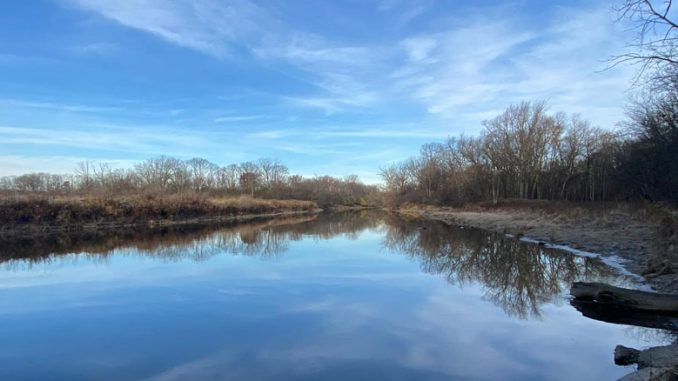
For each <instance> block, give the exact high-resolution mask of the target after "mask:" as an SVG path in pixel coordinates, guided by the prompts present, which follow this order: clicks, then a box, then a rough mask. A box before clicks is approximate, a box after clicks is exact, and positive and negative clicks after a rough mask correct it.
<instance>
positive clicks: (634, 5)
mask: <svg viewBox="0 0 678 381" xmlns="http://www.w3.org/2000/svg"><path fill="white" fill-rule="evenodd" d="M617 4H618V6H617V9H616V10H617V12H618V15H619V20H624V21H628V22H629V23H630V25H631V27H632V28H635V31H636V32H637V34H636V37H635V38H634V40H632V41H631V42H630V43H629V44H628V45H627V49H626V52H625V53H622V54H620V55H618V56H616V57H612V58H611V60H610V63H611V65H612V66H614V65H618V64H623V63H631V64H635V65H637V68H638V71H637V75H636V78H635V85H636V87H637V89H638V90H639V93H640V94H641V95H640V97H639V98H640V100H636V101H633V102H631V105H630V106H629V107H628V117H627V119H626V121H624V122H623V123H622V128H621V129H620V130H618V131H615V132H613V131H608V130H604V129H600V128H596V127H592V126H591V124H590V123H589V122H588V121H586V120H585V119H583V118H582V117H581V116H579V115H566V114H564V113H556V114H552V113H549V112H548V107H547V105H546V103H545V102H522V103H520V104H517V105H512V106H510V107H508V108H507V109H506V111H504V112H503V113H501V114H500V115H498V116H496V117H495V118H493V119H490V120H487V121H485V122H483V130H482V132H481V134H480V135H479V136H476V137H465V136H459V137H454V138H450V139H448V140H447V141H446V142H443V143H431V144H426V145H424V146H423V147H421V150H420V153H419V155H417V156H416V157H413V158H410V159H408V160H405V161H404V162H401V163H396V164H393V165H390V166H388V167H386V168H383V169H382V170H381V173H380V174H381V177H382V178H383V180H384V182H385V184H386V185H385V189H386V194H387V197H388V201H390V202H391V203H401V202H408V201H410V202H424V203H455V202H468V201H493V202H497V201H498V200H500V199H507V198H513V199H548V200H575V201H605V200H630V199H646V200H650V201H658V200H667V201H678V45H676V41H678V21H676V20H673V19H672V16H674V15H675V12H673V11H672V10H671V6H672V2H671V1H665V2H653V1H649V0H623V1H619V2H618V3H617Z"/></svg>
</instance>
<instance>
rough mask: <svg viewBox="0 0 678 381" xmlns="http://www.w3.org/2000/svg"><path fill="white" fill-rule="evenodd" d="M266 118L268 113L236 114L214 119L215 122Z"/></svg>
mask: <svg viewBox="0 0 678 381" xmlns="http://www.w3.org/2000/svg"><path fill="white" fill-rule="evenodd" d="M264 118H266V115H234V116H220V117H218V118H216V119H214V123H233V122H246V121H250V120H259V119H264Z"/></svg>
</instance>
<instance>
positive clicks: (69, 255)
mask: <svg viewBox="0 0 678 381" xmlns="http://www.w3.org/2000/svg"><path fill="white" fill-rule="evenodd" d="M381 221H382V220H381V218H380V217H379V215H378V214H375V213H341V214H322V215H313V216H294V217H280V218H269V219H257V220H253V221H248V222H233V223H229V224H219V225H189V226H186V225H183V226H177V227H164V228H157V229H148V228H147V229H121V230H109V231H95V232H80V233H77V234H55V235H52V236H43V237H38V238H21V239H0V263H5V267H7V268H10V269H19V268H24V267H30V266H31V265H33V264H37V263H50V262H54V261H73V260H76V259H77V258H78V257H80V256H87V258H88V260H95V261H96V262H101V263H105V262H106V261H107V259H108V258H109V257H110V256H111V255H129V256H137V255H146V256H149V257H153V258H158V259H162V260H165V261H181V260H185V259H190V260H194V261H201V260H206V259H208V258H211V257H213V256H216V255H219V254H223V253H229V254H234V255H258V256H274V255H276V254H279V253H283V252H285V251H287V250H288V244H289V242H290V241H298V240H301V239H302V238H304V237H312V238H319V239H327V238H331V237H334V236H336V235H339V234H344V235H346V236H348V237H356V236H357V232H359V231H362V230H364V229H368V228H375V227H376V226H378V225H379V224H380V223H381ZM78 253H82V254H78Z"/></svg>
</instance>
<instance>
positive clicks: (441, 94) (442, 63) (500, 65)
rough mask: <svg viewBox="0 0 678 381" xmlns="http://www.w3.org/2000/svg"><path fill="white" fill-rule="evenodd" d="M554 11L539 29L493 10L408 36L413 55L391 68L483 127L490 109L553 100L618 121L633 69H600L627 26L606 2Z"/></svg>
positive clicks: (431, 103)
mask: <svg viewBox="0 0 678 381" xmlns="http://www.w3.org/2000/svg"><path fill="white" fill-rule="evenodd" d="M550 17H551V18H550V19H549V20H547V21H548V24H547V27H546V28H543V27H540V29H537V28H535V27H533V26H531V25H529V24H525V23H522V22H519V21H518V20H516V18H515V17H513V16H512V15H511V14H510V13H507V14H505V15H504V17H500V18H497V17H496V14H493V15H492V18H489V17H475V18H471V19H469V20H468V21H467V22H465V23H463V25H464V26H463V27H457V26H455V27H454V28H452V29H450V30H447V31H438V32H434V33H428V34H422V35H417V36H413V37H409V38H406V39H404V40H402V41H401V43H400V46H401V47H402V48H403V50H404V52H405V54H406V57H407V58H408V60H407V62H406V63H405V64H404V65H403V66H401V67H399V68H397V69H396V70H394V71H393V72H392V73H391V77H392V78H393V79H394V81H395V86H394V87H393V89H394V91H398V92H401V93H407V94H411V99H412V100H414V101H416V102H419V103H421V104H423V105H424V106H425V107H426V108H427V110H428V112H430V113H432V114H437V115H439V116H441V117H444V118H450V119H454V120H457V121H459V122H471V123H475V125H476V126H479V122H480V120H481V119H479V118H478V117H479V116H480V115H482V116H483V117H487V116H488V111H496V110H501V109H503V108H505V107H506V106H508V105H509V104H511V103H516V102H520V101H522V100H535V99H546V100H547V101H549V102H550V103H551V104H552V106H553V108H554V109H558V110H564V111H568V112H581V113H583V114H584V116H585V117H588V118H591V119H593V121H594V122H595V123H597V124H600V125H603V126H605V127H612V126H613V125H614V123H615V121H616V120H618V118H620V117H621V114H622V112H621V110H622V107H623V104H624V101H625V97H626V94H625V93H624V91H625V89H626V88H628V86H629V78H630V71H629V70H628V68H627V70H624V68H619V69H615V70H611V71H606V72H601V70H602V69H604V68H605V67H606V64H605V62H604V60H605V59H606V58H607V57H609V56H610V55H611V54H613V52H614V51H615V49H619V48H620V47H621V46H622V45H623V43H622V41H623V39H624V33H623V31H621V30H620V29H621V28H620V27H619V26H618V25H615V24H614V23H613V22H612V20H611V16H610V9H609V8H608V7H607V6H605V5H594V6H593V7H587V8H581V7H580V8H578V9H569V8H564V7H561V8H558V13H557V14H556V15H552V16H550ZM601 95H602V96H601ZM612 110H616V112H614V111H612ZM611 111H612V112H611Z"/></svg>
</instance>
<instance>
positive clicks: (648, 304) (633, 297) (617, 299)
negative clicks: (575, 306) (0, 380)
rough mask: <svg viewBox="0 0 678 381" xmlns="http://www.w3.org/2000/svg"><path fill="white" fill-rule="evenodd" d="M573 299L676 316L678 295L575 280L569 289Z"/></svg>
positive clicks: (677, 314)
mask: <svg viewBox="0 0 678 381" xmlns="http://www.w3.org/2000/svg"><path fill="white" fill-rule="evenodd" d="M570 295H572V296H574V298H575V300H584V301H590V302H593V303H597V304H599V305H601V306H611V307H617V308H624V309H628V310H638V311H648V312H655V313H662V314H670V315H676V316H678V296H676V295H668V294H658V293H654V292H645V291H638V290H629V289H625V288H619V287H614V286H610V285H607V284H604V283H587V282H575V283H573V284H572V288H571V289H570Z"/></svg>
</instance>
